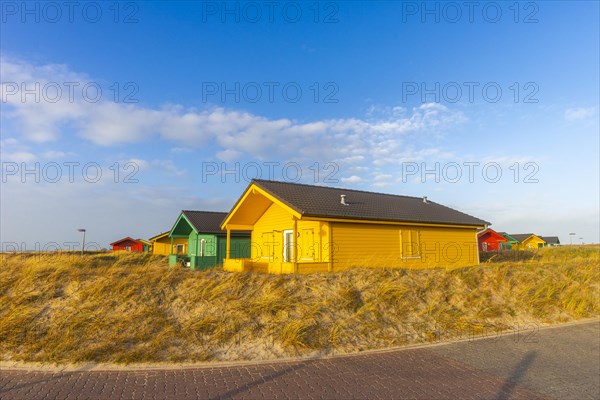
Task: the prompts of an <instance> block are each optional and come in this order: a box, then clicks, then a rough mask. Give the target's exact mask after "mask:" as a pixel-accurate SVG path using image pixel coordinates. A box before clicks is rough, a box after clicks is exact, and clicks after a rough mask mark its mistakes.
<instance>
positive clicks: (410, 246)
mask: <svg viewBox="0 0 600 400" xmlns="http://www.w3.org/2000/svg"><path fill="white" fill-rule="evenodd" d="M419 236H420V235H419V231H418V230H416V229H401V230H400V246H401V252H402V257H404V258H409V257H414V258H417V257H420V256H421V243H420V238H419Z"/></svg>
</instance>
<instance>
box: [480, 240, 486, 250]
mask: <svg viewBox="0 0 600 400" xmlns="http://www.w3.org/2000/svg"><path fill="white" fill-rule="evenodd" d="M481 250H483V251H487V243H486V242H483V243H481Z"/></svg>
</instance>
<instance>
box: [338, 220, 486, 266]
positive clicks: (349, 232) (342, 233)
mask: <svg viewBox="0 0 600 400" xmlns="http://www.w3.org/2000/svg"><path fill="white" fill-rule="evenodd" d="M332 225H333V226H332V241H333V249H334V254H333V270H334V271H340V270H344V269H348V268H355V267H366V268H371V267H392V268H435V267H458V266H467V265H475V264H477V263H478V262H479V259H478V253H477V240H476V236H475V235H476V230H475V228H472V229H470V228H442V227H439V228H438V227H422V226H410V225H406V226H404V225H402V226H398V225H376V224H360V223H340V222H335V223H333V224H332Z"/></svg>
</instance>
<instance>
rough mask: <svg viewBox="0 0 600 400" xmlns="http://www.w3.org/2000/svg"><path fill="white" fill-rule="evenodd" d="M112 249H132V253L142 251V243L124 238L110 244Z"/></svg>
mask: <svg viewBox="0 0 600 400" xmlns="http://www.w3.org/2000/svg"><path fill="white" fill-rule="evenodd" d="M110 245H111V246H112V249H113V251H132V252H134V253H143V252H144V244H143V243H142V242H138V241H137V240H135V239H132V238H124V239H121V240H118V241H116V242H114V243H111V244H110Z"/></svg>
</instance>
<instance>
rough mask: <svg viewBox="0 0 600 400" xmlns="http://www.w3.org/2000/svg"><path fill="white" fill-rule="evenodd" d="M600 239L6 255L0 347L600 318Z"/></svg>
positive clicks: (474, 327)
mask: <svg viewBox="0 0 600 400" xmlns="http://www.w3.org/2000/svg"><path fill="white" fill-rule="evenodd" d="M599 250H600V249H599V248H598V247H593V246H590V247H584V246H578V247H560V248H551V249H542V250H539V251H537V252H535V254H534V255H533V256H531V257H529V256H528V257H525V258H520V259H510V258H511V257H512V256H511V255H508V256H506V255H504V256H502V257H496V258H499V259H501V261H499V262H495V261H494V260H495V259H494V258H492V259H490V260H488V262H485V263H483V264H482V265H480V266H477V267H472V268H461V269H455V270H424V271H414V270H394V269H389V270H383V269H357V270H350V271H346V272H343V273H336V274H314V275H305V276H295V275H283V276H274V275H265V274H246V273H228V272H224V271H222V270H218V269H215V270H211V271H207V272H196V271H191V270H188V269H184V268H169V267H168V266H167V261H166V259H165V258H164V257H159V256H152V255H140V254H122V255H115V254H111V253H105V254H95V255H86V256H84V257H81V256H78V255H75V254H54V255H48V254H45V255H42V254H2V255H0V257H1V259H0V261H1V269H0V354H1V355H2V359H3V360H4V361H8V360H12V361H38V362H55V363H73V362H75V363H77V362H115V363H134V362H198V361H211V360H249V359H253V360H256V359H268V358H278V357H289V356H297V355H302V356H314V355H324V354H336V353H345V352H355V351H361V350H366V349H375V348H385V347H390V346H398V345H406V344H412V343H419V342H431V341H439V340H452V339H455V338H465V337H467V336H469V335H478V334H489V335H494V334H497V333H498V332H500V331H505V330H511V329H519V328H521V329H523V327H529V328H531V326H539V325H542V324H552V323H560V322H567V321H573V320H576V319H581V318H587V317H596V316H598V315H599V309H600V306H599V303H600V302H599V300H600V298H599V290H600V286H599V285H600V276H599V261H600V260H599Z"/></svg>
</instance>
